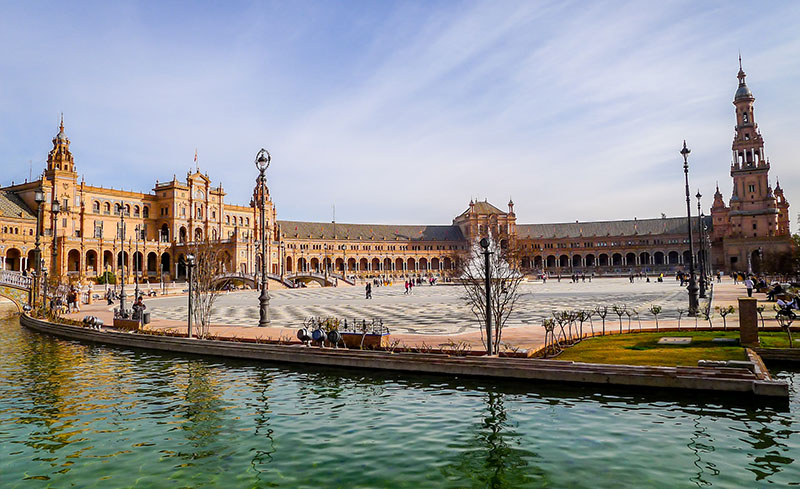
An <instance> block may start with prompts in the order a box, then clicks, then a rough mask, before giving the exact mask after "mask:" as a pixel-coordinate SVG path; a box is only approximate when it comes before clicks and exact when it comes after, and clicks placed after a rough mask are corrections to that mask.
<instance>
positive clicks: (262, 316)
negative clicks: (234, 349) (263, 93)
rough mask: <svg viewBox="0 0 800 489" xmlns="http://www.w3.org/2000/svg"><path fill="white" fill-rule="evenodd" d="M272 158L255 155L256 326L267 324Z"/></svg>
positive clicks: (268, 155) (262, 153)
mask: <svg viewBox="0 0 800 489" xmlns="http://www.w3.org/2000/svg"><path fill="white" fill-rule="evenodd" d="M271 160H272V156H270V154H269V151H267V150H266V149H263V148H262V149H261V151H259V152H258V154H257V155H256V168H258V190H259V193H260V195H259V233H260V234H259V238H260V239H259V241H260V242H261V294H260V295H259V296H258V313H259V314H258V326H259V327H262V328H263V327H266V326H268V325H269V292H267V233H266V230H265V227H266V214H267V213H266V209H265V207H266V193H267V188H266V187H267V176H266V172H267V168H269V163H270V161H271Z"/></svg>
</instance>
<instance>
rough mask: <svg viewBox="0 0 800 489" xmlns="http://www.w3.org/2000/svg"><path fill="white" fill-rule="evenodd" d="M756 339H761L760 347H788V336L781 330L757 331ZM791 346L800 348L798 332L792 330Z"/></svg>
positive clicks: (799, 334)
mask: <svg viewBox="0 0 800 489" xmlns="http://www.w3.org/2000/svg"><path fill="white" fill-rule="evenodd" d="M758 339H759V340H761V347H762V348H789V337H788V336H786V333H784V332H783V331H781V332H772V331H770V332H768V333H767V332H764V331H759V332H758ZM792 347H793V348H800V332H798V331H792Z"/></svg>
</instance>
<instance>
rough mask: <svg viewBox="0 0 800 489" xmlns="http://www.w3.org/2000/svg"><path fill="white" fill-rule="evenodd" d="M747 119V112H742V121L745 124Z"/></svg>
mask: <svg viewBox="0 0 800 489" xmlns="http://www.w3.org/2000/svg"><path fill="white" fill-rule="evenodd" d="M748 120H749V119H748V117H747V112H742V122H744V123H745V124H747V122H748Z"/></svg>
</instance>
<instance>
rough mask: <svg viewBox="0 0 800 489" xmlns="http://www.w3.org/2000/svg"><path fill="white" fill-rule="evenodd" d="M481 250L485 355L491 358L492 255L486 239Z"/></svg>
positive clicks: (482, 242)
mask: <svg viewBox="0 0 800 489" xmlns="http://www.w3.org/2000/svg"><path fill="white" fill-rule="evenodd" d="M480 244H481V248H483V258H484V267H485V271H486V273H485V274H484V275H485V279H486V353H487V354H488V355H489V356H491V355H492V354H493V353H494V351H492V277H491V273H492V271H491V267H490V263H489V260H490V256H491V254H492V252H491V251H489V245H490V244H491V243H490V242H489V239H488V238H481V242H480Z"/></svg>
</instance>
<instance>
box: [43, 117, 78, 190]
mask: <svg viewBox="0 0 800 489" xmlns="http://www.w3.org/2000/svg"><path fill="white" fill-rule="evenodd" d="M56 172H67V173H75V161H74V160H73V158H72V152H71V151H70V150H69V139H68V138H67V135H66V134H65V133H64V114H61V125H59V126H58V134H56V137H54V138H53V149H51V150H50V153H48V155H47V173H48V174H51V175H52V174H55V173H56Z"/></svg>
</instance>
